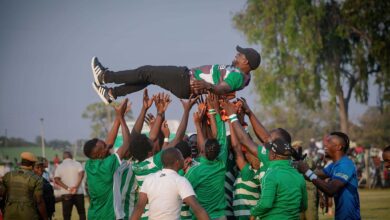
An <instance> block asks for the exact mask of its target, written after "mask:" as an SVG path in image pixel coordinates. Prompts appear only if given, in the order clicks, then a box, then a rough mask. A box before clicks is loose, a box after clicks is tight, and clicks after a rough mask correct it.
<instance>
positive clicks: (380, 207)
mask: <svg viewBox="0 0 390 220" xmlns="http://www.w3.org/2000/svg"><path fill="white" fill-rule="evenodd" d="M359 194H360V211H361V212H360V213H361V216H362V219H365V220H366V219H377V220H383V219H390V189H384V190H364V189H363V190H359ZM86 201H87V200H86ZM85 207H86V209H88V202H86V203H85ZM56 210H57V211H56V213H55V216H54V219H58V220H59V219H62V206H61V203H57V204H56ZM320 213H321V212H320ZM72 219H75V220H76V219H78V215H77V211H76V208H75V207H74V208H73V212H72ZM320 219H321V220H327V219H333V217H329V216H323V215H322V214H320Z"/></svg>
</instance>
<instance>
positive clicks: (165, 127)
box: [161, 120, 171, 138]
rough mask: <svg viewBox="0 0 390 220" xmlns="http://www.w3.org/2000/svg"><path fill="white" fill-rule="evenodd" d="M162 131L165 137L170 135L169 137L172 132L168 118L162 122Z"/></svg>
mask: <svg viewBox="0 0 390 220" xmlns="http://www.w3.org/2000/svg"><path fill="white" fill-rule="evenodd" d="M161 132H162V133H163V135H164V137H168V138H169V135H170V134H171V131H170V130H169V126H168V122H167V120H165V121H164V122H163V123H162V124H161Z"/></svg>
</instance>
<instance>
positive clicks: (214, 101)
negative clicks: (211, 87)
mask: <svg viewBox="0 0 390 220" xmlns="http://www.w3.org/2000/svg"><path fill="white" fill-rule="evenodd" d="M206 103H207V108H208V116H209V119H210V127H211V133H212V135H213V138H217V133H218V130H217V122H216V120H215V117H214V116H215V115H216V114H220V111H219V102H218V96H217V95H215V94H213V93H210V92H209V93H208V95H207V98H206Z"/></svg>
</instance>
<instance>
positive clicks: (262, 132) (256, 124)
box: [239, 97, 270, 143]
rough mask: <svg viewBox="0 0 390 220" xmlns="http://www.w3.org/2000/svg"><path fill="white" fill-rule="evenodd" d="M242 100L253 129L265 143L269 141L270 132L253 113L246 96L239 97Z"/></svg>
mask: <svg viewBox="0 0 390 220" xmlns="http://www.w3.org/2000/svg"><path fill="white" fill-rule="evenodd" d="M239 101H240V102H242V108H243V110H244V112H245V114H246V115H248V117H249V120H250V122H251V124H252V127H253V131H254V132H255V134H256V137H257V138H258V139H259V140H260V141H261V142H263V143H265V142H268V140H269V138H270V134H269V132H268V131H267V129H266V128H265V127H264V126H263V124H261V122H260V121H259V120H258V119H257V117H256V115H255V114H254V113H253V111H252V110H251V109H250V108H249V105H248V103H247V102H246V100H245V99H244V98H242V97H241V98H240V99H239Z"/></svg>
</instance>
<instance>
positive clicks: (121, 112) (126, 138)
mask: <svg viewBox="0 0 390 220" xmlns="http://www.w3.org/2000/svg"><path fill="white" fill-rule="evenodd" d="M129 110H130V109H129V108H127V99H125V100H124V101H123V102H122V103H121V104H120V105H119V106H118V107H115V113H116V118H119V122H120V125H121V130H122V137H123V143H122V146H120V147H119V149H118V150H117V151H116V153H117V154H118V156H119V158H121V159H122V158H123V157H124V156H125V154H126V152H128V151H129V146H130V141H131V140H130V131H129V128H128V127H127V124H126V121H125V114H126V113H127V112H128V111H129Z"/></svg>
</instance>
